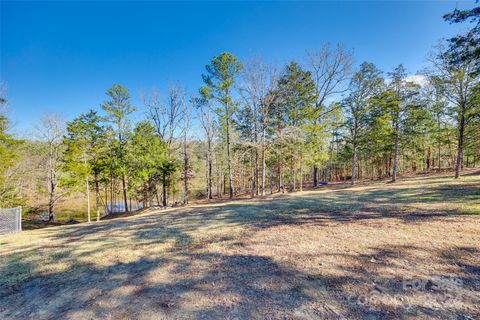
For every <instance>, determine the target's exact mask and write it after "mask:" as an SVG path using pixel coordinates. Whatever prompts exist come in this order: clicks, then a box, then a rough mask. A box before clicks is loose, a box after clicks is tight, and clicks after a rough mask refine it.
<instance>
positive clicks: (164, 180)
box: [162, 173, 167, 207]
mask: <svg viewBox="0 0 480 320" xmlns="http://www.w3.org/2000/svg"><path fill="white" fill-rule="evenodd" d="M162 182H163V183H162V184H163V198H162V204H163V206H164V207H166V206H167V175H166V174H165V173H164V174H163V181H162Z"/></svg>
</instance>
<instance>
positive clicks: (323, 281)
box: [0, 173, 480, 319]
mask: <svg viewBox="0 0 480 320" xmlns="http://www.w3.org/2000/svg"><path fill="white" fill-rule="evenodd" d="M479 214H480V175H478V174H474V173H470V174H469V175H467V176H464V177H462V178H461V179H460V180H458V181H454V180H453V179H451V178H447V177H424V178H411V179H408V180H405V181H400V182H398V183H396V184H388V183H376V184H367V185H360V186H355V187H350V186H347V185H331V186H326V187H324V188H321V189H319V190H315V191H308V192H303V193H292V194H285V195H274V196H269V197H266V198H264V199H257V200H241V201H232V202H224V203H217V204H210V205H197V206H193V207H188V208H180V209H170V210H165V211H158V212H150V213H145V214H142V215H138V216H132V217H126V218H121V219H115V220H106V221H102V222H100V223H92V224H86V223H83V224H78V225H72V226H60V227H52V228H45V229H39V230H31V231H25V232H22V233H19V234H15V235H9V236H3V237H0V297H1V298H0V319H24V318H34V319H64V318H70V319H172V318H173V319H182V318H185V319H192V318H196V319H197V318H198V319H216V318H221V319H238V318H242V319H251V318H256V319H283V318H287V319H360V318H364V319H394V318H395V319H397V318H403V319H414V318H415V319H418V318H420V319H422V318H423V319H431V318H438V319H475V318H476V319H478V318H479V317H480V215H479Z"/></svg>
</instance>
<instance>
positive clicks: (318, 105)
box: [0, 10, 480, 221]
mask: <svg viewBox="0 0 480 320" xmlns="http://www.w3.org/2000/svg"><path fill="white" fill-rule="evenodd" d="M477 11H478V10H477ZM469 12H470V11H468V12H466V11H455V12H453V13H452V14H450V15H447V16H446V19H447V20H450V21H452V22H460V21H463V20H465V19H469V17H470V18H471V16H468V14H469ZM472 12H473V14H474V15H473V17H476V16H475V12H476V11H473V10H472ZM476 14H477V15H478V12H477V13H476ZM462 19H463V20H462ZM472 32H473V35H474V36H476V38H474V37H473V38H472V35H471V34H470V33H472ZM470 33H467V34H466V35H464V36H462V35H461V36H458V37H455V38H454V39H451V41H450V42H449V43H448V45H446V46H439V47H438V48H436V50H435V52H434V53H432V54H430V55H429V57H428V60H429V62H430V63H429V67H428V68H427V69H426V70H424V71H422V72H421V73H418V74H417V75H415V76H412V75H409V74H408V72H407V70H405V68H404V67H403V66H402V65H399V66H398V67H396V68H395V69H393V70H388V71H386V72H385V71H382V70H379V69H378V68H377V66H375V64H373V63H370V62H363V63H361V64H360V65H359V66H355V63H354V56H353V54H352V51H351V50H348V49H346V48H345V47H343V46H342V45H337V46H333V47H332V46H330V45H323V46H322V47H321V48H320V49H319V50H317V51H310V52H308V53H307V56H306V59H305V61H306V62H305V63H299V62H297V61H291V62H290V63H288V64H287V65H285V66H284V67H281V68H277V67H275V66H272V65H268V64H266V63H264V62H263V61H262V60H261V59H252V60H249V61H239V59H238V58H237V57H235V56H234V55H232V54H230V53H226V52H225V53H221V54H220V55H218V56H216V57H214V58H213V59H212V61H211V62H210V63H209V64H208V65H207V66H206V69H205V73H204V74H203V75H202V79H203V83H204V84H203V86H202V87H201V88H200V89H199V91H198V92H197V93H194V94H188V93H187V92H186V91H185V89H183V88H182V87H181V86H172V87H170V88H169V90H168V92H167V93H166V94H165V97H166V98H163V99H162V98H161V97H160V94H159V93H158V92H156V91H153V92H151V93H150V94H145V95H143V96H142V97H141V100H142V102H143V105H142V106H133V104H132V102H131V96H130V93H129V91H128V90H127V88H125V87H123V86H121V85H119V84H115V85H113V86H112V87H111V88H109V89H108V90H107V91H106V99H105V101H104V102H102V103H101V104H100V108H99V109H98V110H90V111H88V112H86V113H84V114H81V115H80V116H78V117H77V118H75V119H73V120H72V121H69V122H67V123H66V124H64V123H63V122H62V121H60V120H59V119H56V118H55V117H52V116H50V117H46V118H45V119H44V121H43V122H42V125H41V126H40V127H39V128H38V130H37V131H38V132H39V134H40V135H39V137H38V138H37V139H35V140H32V141H18V140H15V139H13V138H12V137H11V136H10V135H8V134H7V133H6V128H5V127H6V123H7V121H6V119H5V118H2V128H1V129H2V130H1V135H0V140H1V148H0V152H1V154H0V156H1V157H2V159H5V161H2V167H1V168H0V169H1V170H2V175H1V179H2V181H0V182H1V183H2V185H3V186H4V191H3V193H2V195H1V200H2V206H9V205H15V204H18V203H22V201H23V203H25V202H27V204H28V205H29V206H30V207H31V208H32V209H33V210H42V209H44V210H46V211H47V212H48V215H49V219H50V220H54V219H55V212H56V204H57V203H58V201H60V200H61V199H62V198H65V197H66V196H68V195H69V194H72V193H74V192H77V193H78V192H82V193H84V194H85V195H86V201H87V203H88V205H87V208H88V213H87V216H88V220H89V221H90V219H91V218H90V217H91V215H92V214H91V212H90V211H91V209H90V208H92V210H95V216H96V218H97V219H99V218H100V216H101V215H102V214H104V213H106V214H108V213H110V212H113V211H115V210H116V207H118V204H119V202H120V203H121V204H122V205H121V206H122V209H123V210H125V211H129V210H133V209H136V208H138V207H143V208H146V207H150V206H168V205H172V204H176V203H184V204H186V203H188V202H189V200H190V198H192V197H195V198H207V199H212V198H214V197H224V196H228V197H230V198H233V197H235V196H236V195H240V194H250V195H251V196H252V197H254V196H263V195H265V194H266V193H273V192H285V191H289V192H292V191H296V190H300V191H301V190H302V189H303V188H304V187H306V186H308V187H316V186H318V185H319V184H320V183H322V182H326V181H348V182H350V183H352V184H354V183H355V181H356V180H358V179H365V178H368V179H377V178H390V179H391V180H392V181H396V179H397V178H398V176H400V175H403V174H407V173H410V172H416V171H431V170H436V171H441V170H444V169H445V170H446V169H452V170H454V171H455V173H454V175H455V177H456V178H458V177H459V175H460V172H461V170H462V169H463V167H464V166H472V167H474V166H476V165H477V164H478V163H480V137H479V135H480V81H479V65H480V64H479V60H480V55H478V54H477V53H478V26H477V29H475V28H474V29H472V31H470ZM462 37H466V39H467V40H468V39H470V40H468V41H466V40H465V39H464V40H463V41H462ZM472 39H473V40H472ZM475 39H476V40H475ZM474 40H475V41H474ZM5 102H6V100H5V99H2V103H5ZM136 109H142V110H143V111H145V112H144V114H145V115H146V116H145V119H144V120H141V121H136V122H135V123H133V122H132V114H133V112H134V111H135V110H136ZM15 159H16V160H15ZM21 159H23V161H21ZM26 163H27V164H26ZM29 164H31V165H29ZM33 164H35V165H33ZM37 195H38V196H37ZM32 203H36V204H35V205H32Z"/></svg>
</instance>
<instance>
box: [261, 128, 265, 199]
mask: <svg viewBox="0 0 480 320" xmlns="http://www.w3.org/2000/svg"><path fill="white" fill-rule="evenodd" d="M265 134H266V133H265V128H264V129H263V132H262V190H261V192H262V197H263V196H265V178H266V177H265V174H266V173H265Z"/></svg>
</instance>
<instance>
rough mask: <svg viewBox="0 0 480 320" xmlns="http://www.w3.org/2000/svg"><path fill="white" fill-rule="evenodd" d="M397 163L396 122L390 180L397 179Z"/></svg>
mask: <svg viewBox="0 0 480 320" xmlns="http://www.w3.org/2000/svg"><path fill="white" fill-rule="evenodd" d="M397 165H398V124H396V125H395V151H394V153H393V174H392V182H395V181H397Z"/></svg>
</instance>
